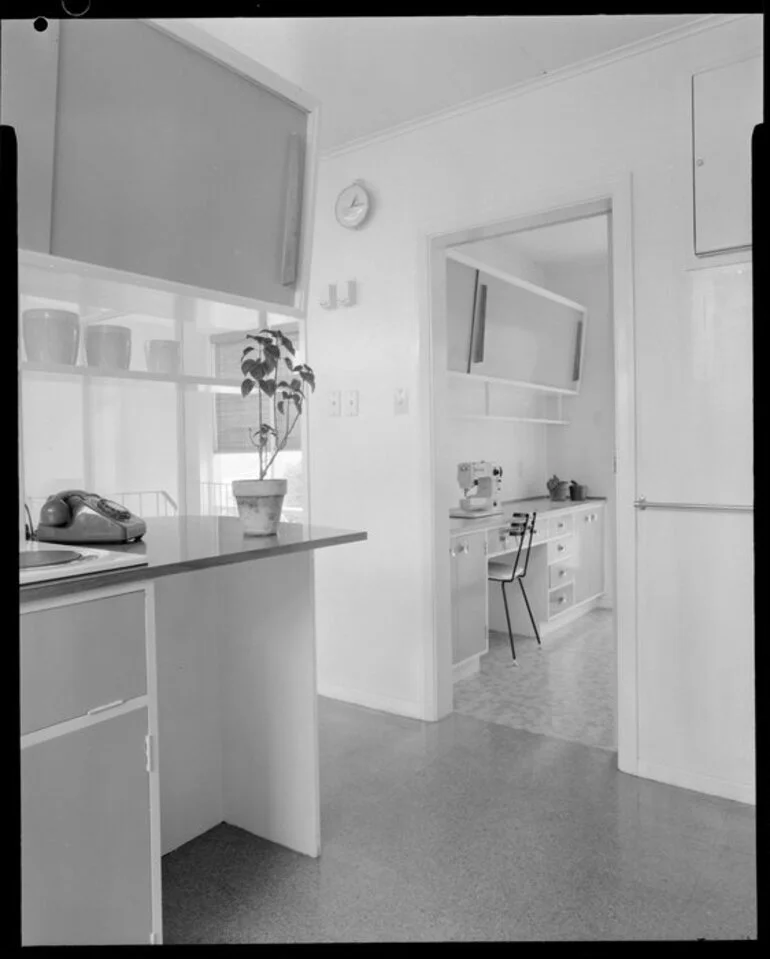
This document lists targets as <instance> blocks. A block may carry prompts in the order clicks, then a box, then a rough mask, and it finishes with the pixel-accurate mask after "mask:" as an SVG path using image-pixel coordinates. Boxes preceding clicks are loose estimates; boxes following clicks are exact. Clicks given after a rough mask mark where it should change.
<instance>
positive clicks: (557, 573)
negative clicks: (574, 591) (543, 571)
mask: <svg viewBox="0 0 770 959" xmlns="http://www.w3.org/2000/svg"><path fill="white" fill-rule="evenodd" d="M574 578H575V573H574V572H573V569H572V564H571V563H569V562H565V563H561V562H559V563H551V565H550V566H549V567H548V587H549V589H555V588H556V587H557V586H566V585H567V583H571V582H572V581H573V580H574Z"/></svg>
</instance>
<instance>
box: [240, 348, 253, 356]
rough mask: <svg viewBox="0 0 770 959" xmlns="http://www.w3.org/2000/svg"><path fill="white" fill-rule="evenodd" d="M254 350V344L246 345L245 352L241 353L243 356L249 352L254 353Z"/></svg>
mask: <svg viewBox="0 0 770 959" xmlns="http://www.w3.org/2000/svg"><path fill="white" fill-rule="evenodd" d="M253 352H254V347H253V346H244V348H243V353H241V357H244V356H246V354H247V353H253Z"/></svg>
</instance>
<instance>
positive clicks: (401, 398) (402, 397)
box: [393, 387, 409, 416]
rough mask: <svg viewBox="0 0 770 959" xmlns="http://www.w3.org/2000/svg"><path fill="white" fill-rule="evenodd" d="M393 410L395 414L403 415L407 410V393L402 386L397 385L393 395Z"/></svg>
mask: <svg viewBox="0 0 770 959" xmlns="http://www.w3.org/2000/svg"><path fill="white" fill-rule="evenodd" d="M393 410H394V412H395V414H396V416H404V415H405V414H406V413H408V412H409V394H408V393H407V391H406V390H405V389H404V388H403V387H399V388H398V389H397V390H396V392H395V394H394V396H393Z"/></svg>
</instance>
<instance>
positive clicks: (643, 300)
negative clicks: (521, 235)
mask: <svg viewBox="0 0 770 959" xmlns="http://www.w3.org/2000/svg"><path fill="white" fill-rule="evenodd" d="M760 38H761V20H760V19H759V18H758V17H750V18H740V19H736V20H733V21H730V22H727V23H723V24H720V25H718V26H716V27H712V28H710V29H706V30H702V31H701V32H698V33H695V34H693V35H691V36H688V37H685V38H682V39H679V40H677V41H675V42H671V43H667V44H665V45H663V46H659V47H657V48H655V49H653V50H651V51H649V52H646V53H643V54H640V55H637V56H633V57H630V58H627V59H624V60H621V61H618V62H615V63H612V64H610V65H607V66H604V67H601V68H598V69H594V70H591V71H590V72H587V73H582V74H579V75H576V76H574V77H571V78H569V79H567V80H564V81H560V82H553V83H546V84H545V85H543V86H541V87H539V88H536V89H532V90H531V91H530V92H527V93H524V94H522V95H519V96H513V97H511V98H510V99H508V100H505V101H502V102H498V103H495V104H492V105H489V106H487V107H482V108H479V109H476V110H474V111H473V112H468V113H461V114H458V115H457V116H455V117H452V118H448V119H445V120H442V121H441V122H437V123H433V124H428V125H425V126H423V127H421V128H419V129H417V130H414V131H411V132H408V133H405V134H403V135H401V136H398V137H395V138H392V139H386V140H382V141H379V142H374V143H371V144H370V145H368V146H363V147H361V148H359V149H357V150H355V151H352V152H349V153H343V154H339V155H337V156H334V157H331V158H329V159H328V160H326V161H324V162H322V163H321V166H320V171H319V182H318V207H317V212H316V229H315V240H314V253H313V276H312V286H311V306H310V311H309V318H308V361H309V362H310V363H311V364H312V365H313V366H314V367H315V369H316V372H317V374H318V382H319V392H318V394H317V395H318V396H319V397H320V399H319V401H318V402H317V403H316V404H315V405H314V407H313V408H312V409H311V422H310V431H311V432H310V442H311V450H312V453H311V475H310V495H311V510H312V516H313V520H314V522H318V523H329V524H331V525H339V526H343V527H350V528H363V529H367V530H368V531H369V540H368V542H366V543H362V544H360V545H359V544H357V545H355V546H350V547H345V548H344V549H336V550H326V551H323V552H322V553H320V554H319V556H318V562H317V567H316V569H317V581H316V597H317V634H318V645H319V678H320V687H321V691H322V692H324V691H326V692H333V693H334V694H337V695H339V696H340V697H341V698H346V699H349V700H351V701H359V702H365V703H367V704H369V705H372V706H377V705H379V706H382V707H383V708H390V709H393V710H394V711H396V712H402V713H404V714H406V715H417V716H423V715H428V714H429V706H428V701H427V700H428V686H427V684H426V679H425V677H426V675H427V671H426V663H427V662H428V661H429V659H430V657H431V655H432V642H433V640H432V623H433V616H434V608H433V598H434V590H435V591H436V595H437V596H438V602H439V604H440V606H439V607H438V608H437V609H438V610H440V609H443V608H446V609H448V585H447V584H444V583H443V582H439V581H436V582H434V580H433V576H432V570H433V544H432V535H431V521H432V517H431V514H430V502H431V500H430V495H429V491H430V484H431V476H430V459H429V449H430V436H429V433H428V427H427V415H428V414H427V410H428V404H429V386H428V382H427V380H428V376H429V370H430V354H429V352H428V331H429V313H428V308H427V303H428V298H427V242H426V237H427V236H428V235H429V234H434V233H442V232H443V233H448V232H451V231H454V230H461V229H465V228H467V227H470V226H475V225H480V224H483V223H485V222H488V221H493V220H497V219H499V218H500V217H501V204H503V201H504V206H505V208H506V209H511V208H514V209H515V208H516V207H518V209H520V211H521V213H522V214H525V213H529V212H536V210H535V209H534V208H533V205H532V204H533V199H532V198H533V197H538V198H542V197H543V196H544V195H546V194H550V193H552V194H553V195H554V196H556V197H558V196H562V195H564V194H565V193H566V192H568V191H569V190H571V189H573V188H574V189H575V190H577V189H578V186H579V184H581V183H596V182H597V181H600V180H601V181H606V180H608V179H611V178H613V179H614V178H617V177H627V176H628V175H629V174H631V175H632V177H633V207H634V236H633V243H634V269H635V276H634V284H635V313H636V323H637V325H639V324H644V323H645V322H646V321H647V319H648V318H649V317H651V316H653V315H669V316H671V318H672V321H673V320H674V318H675V316H676V309H677V301H676V293H675V290H676V285H677V281H678V280H679V278H680V277H681V276H682V274H683V271H684V270H685V269H686V268H687V267H688V266H689V265H690V264H691V247H692V222H691V195H692V185H691V152H690V135H691V118H690V76H691V74H692V73H693V72H697V71H700V70H704V69H706V68H708V67H711V66H713V65H715V64H718V63H721V62H724V61H727V60H731V59H738V58H740V57H741V56H743V55H746V54H747V53H749V52H752V51H756V50H758V49H759V48H760V43H761V39H760ZM359 178H360V179H363V180H364V181H365V182H366V183H368V184H369V185H370V186H371V187H372V189H373V192H374V196H375V211H374V216H373V218H372V220H371V222H370V223H369V224H367V225H366V226H365V227H364V228H363V229H361V230H360V231H355V232H354V231H350V232H347V231H344V230H342V229H341V228H340V227H339V226H338V225H337V224H336V223H335V221H334V218H333V207H334V199H335V197H336V195H337V194H338V192H339V191H340V190H341V189H342V188H343V187H344V186H346V185H347V184H348V183H350V182H351V181H352V180H355V179H359ZM353 277H355V278H356V279H357V280H358V283H359V290H360V302H359V305H358V306H357V307H356V308H354V309H349V310H339V311H337V312H332V313H326V312H324V311H323V310H322V309H320V308H319V306H318V305H317V304H318V301H319V299H321V298H322V297H323V295H324V287H325V284H327V283H329V282H334V281H343V280H345V279H348V278H353ZM397 387H405V388H407V389H408V390H409V395H410V409H409V414H408V415H406V416H395V415H394V411H393V392H394V389H395V388H397ZM348 388H353V389H358V390H360V409H361V415H360V416H359V417H358V418H357V419H355V418H345V417H340V418H338V419H337V418H331V417H329V416H328V415H327V408H326V403H325V401H324V398H325V397H326V395H327V394H328V391H330V390H336V389H348ZM437 615H439V613H438V612H437ZM447 615H448V614H447ZM439 621H440V622H442V624H445V623H446V622H447V620H446V619H444V620H441V619H440V620H439ZM661 668H665V664H661ZM654 695H655V693H654V690H653V689H647V688H645V689H641V690H640V696H641V697H642V698H645V697H649V696H653V697H654ZM740 733H741V731H736V734H740Z"/></svg>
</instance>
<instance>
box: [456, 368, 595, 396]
mask: <svg viewBox="0 0 770 959" xmlns="http://www.w3.org/2000/svg"><path fill="white" fill-rule="evenodd" d="M447 376H449V377H451V378H452V379H458V380H462V381H465V382H469V383H470V382H476V383H491V384H493V385H495V386H518V387H519V388H523V389H528V390H537V391H539V392H541V393H560V394H561V395H562V396H577V395H578V391H577V390H570V389H566V388H565V387H562V386H548V385H547V384H545V383H528V382H526V381H525V380H506V379H504V378H503V377H501V376H481V375H480V374H479V373H463V372H462V371H461V370H447Z"/></svg>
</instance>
